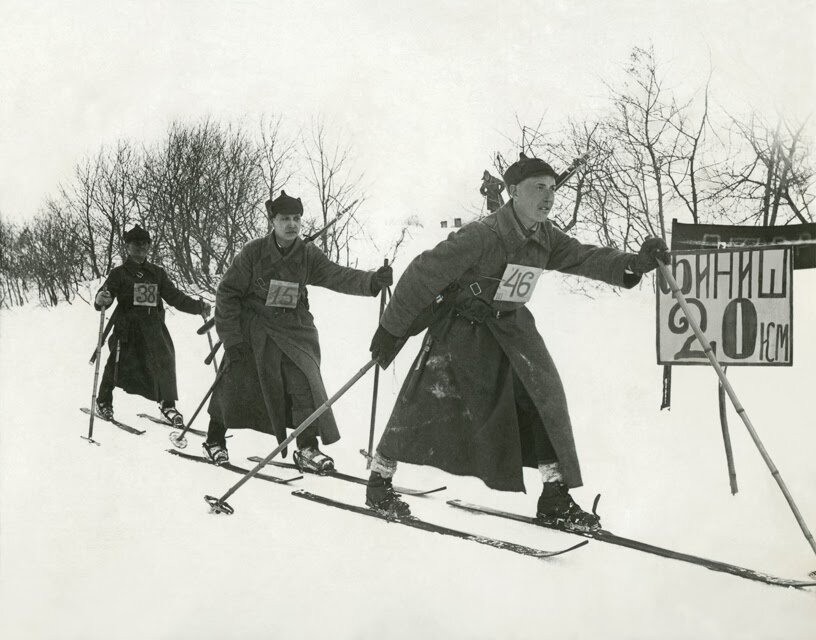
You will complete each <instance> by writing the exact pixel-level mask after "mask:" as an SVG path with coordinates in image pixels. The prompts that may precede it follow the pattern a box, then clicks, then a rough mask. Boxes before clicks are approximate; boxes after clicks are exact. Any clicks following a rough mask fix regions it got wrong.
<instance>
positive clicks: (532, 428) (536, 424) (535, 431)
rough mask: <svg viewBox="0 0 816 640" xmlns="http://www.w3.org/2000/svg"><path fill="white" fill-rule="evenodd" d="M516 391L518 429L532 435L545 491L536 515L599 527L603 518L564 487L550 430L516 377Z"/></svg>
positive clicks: (566, 522)
mask: <svg viewBox="0 0 816 640" xmlns="http://www.w3.org/2000/svg"><path fill="white" fill-rule="evenodd" d="M513 390H514V394H515V400H516V413H517V416H518V422H519V428H520V429H521V430H522V431H523V430H524V429H527V430H528V431H529V432H531V433H532V435H533V440H534V448H535V455H536V460H537V462H538V470H539V473H541V480H542V488H541V495H540V496H539V498H538V504H537V505H536V514H537V516H538V517H539V518H542V519H543V520H546V521H553V522H557V523H562V524H567V525H569V526H575V527H579V528H597V527H599V526H600V518H599V517H598V516H596V515H595V514H592V513H587V512H586V511H584V510H583V509H581V507H579V506H578V504H577V503H576V502H575V500H573V499H572V496H571V495H570V494H569V489H568V488H567V485H566V484H564V481H563V480H564V479H563V476H562V475H561V469H560V465H559V464H558V456H557V455H556V453H555V448H554V447H553V445H552V441H551V440H550V437H549V435H547V430H546V429H545V428H544V423H543V422H542V420H541V416H540V414H539V413H538V409H536V407H535V403H534V402H533V400H532V398H530V396H529V394H528V393H527V390H526V389H525V388H524V385H523V384H522V383H521V380H519V379H518V377H516V376H515V375H514V377H513Z"/></svg>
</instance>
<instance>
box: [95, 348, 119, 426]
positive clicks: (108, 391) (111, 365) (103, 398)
mask: <svg viewBox="0 0 816 640" xmlns="http://www.w3.org/2000/svg"><path fill="white" fill-rule="evenodd" d="M115 370H116V353H115V352H114V351H111V353H110V355H109V356H108V361H107V362H106V363H105V370H104V371H103V372H102V381H101V382H100V383H99V389H98V390H97V392H96V412H97V414H98V415H100V416H101V417H102V418H104V419H105V420H113V385H114V375H115Z"/></svg>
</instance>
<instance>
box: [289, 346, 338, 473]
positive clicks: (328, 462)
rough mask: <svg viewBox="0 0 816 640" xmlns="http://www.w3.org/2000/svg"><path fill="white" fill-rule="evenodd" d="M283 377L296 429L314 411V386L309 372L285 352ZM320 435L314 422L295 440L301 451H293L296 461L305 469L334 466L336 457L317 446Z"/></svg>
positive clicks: (320, 471) (324, 469)
mask: <svg viewBox="0 0 816 640" xmlns="http://www.w3.org/2000/svg"><path fill="white" fill-rule="evenodd" d="M281 377H282V378H283V388H284V393H285V395H286V414H287V418H288V419H289V424H290V425H291V427H292V428H294V427H297V425H299V424H301V423H302V422H303V421H304V420H306V418H308V417H309V416H310V415H312V413H314V410H315V406H314V399H313V398H312V388H311V386H310V385H309V379H308V378H307V377H306V374H305V373H303V372H302V371H301V370H300V368H298V366H297V365H296V364H295V363H294V362H292V360H291V359H290V358H289V357H288V356H287V355H286V354H283V355H282V357H281ZM318 434H319V430H318V427H317V424H316V423H315V424H312V425H310V426H309V427H308V428H307V429H306V430H305V431H303V432H301V433H300V434H299V435H298V437H297V439H296V442H297V447H298V450H297V451H296V452H295V453H294V460H295V464H297V465H298V466H299V467H300V468H301V470H303V471H313V472H316V473H326V472H328V471H332V470H333V469H334V460H332V459H331V457H329V456H327V455H326V454H325V453H323V452H322V451H320V449H319V448H318Z"/></svg>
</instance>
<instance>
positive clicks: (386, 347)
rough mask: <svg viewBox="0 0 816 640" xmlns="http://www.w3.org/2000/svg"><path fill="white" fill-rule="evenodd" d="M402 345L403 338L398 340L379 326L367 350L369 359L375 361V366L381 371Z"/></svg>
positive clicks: (403, 342)
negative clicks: (377, 365) (379, 367)
mask: <svg viewBox="0 0 816 640" xmlns="http://www.w3.org/2000/svg"><path fill="white" fill-rule="evenodd" d="M404 344H405V339H404V338H398V337H397V336H395V335H393V334H391V333H389V332H388V330H387V329H386V328H385V327H383V326H382V325H380V326H379V327H377V331H376V332H375V333H374V337H373V338H372V339H371V346H370V347H369V348H368V349H369V351H371V357H372V358H374V359H375V360H376V361H377V364H379V365H380V366H381V367H382V368H383V369H386V368H388V365H389V364H391V361H392V360H393V359H394V358H395V357H396V355H397V354H398V353H399V350H400V349H402V345H404Z"/></svg>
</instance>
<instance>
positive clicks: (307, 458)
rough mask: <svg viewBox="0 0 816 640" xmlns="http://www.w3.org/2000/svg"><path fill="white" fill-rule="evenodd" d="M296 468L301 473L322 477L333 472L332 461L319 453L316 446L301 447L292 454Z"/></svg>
mask: <svg viewBox="0 0 816 640" xmlns="http://www.w3.org/2000/svg"><path fill="white" fill-rule="evenodd" d="M292 458H293V459H294V461H295V464H296V465H297V468H298V469H300V470H301V471H303V472H311V473H319V474H321V475H324V474H326V473H330V472H332V471H334V460H332V459H331V458H330V457H329V456H327V455H326V454H325V453H323V452H322V451H320V449H318V448H317V446H311V447H303V449H299V450H298V451H295V453H294V454H292Z"/></svg>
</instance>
